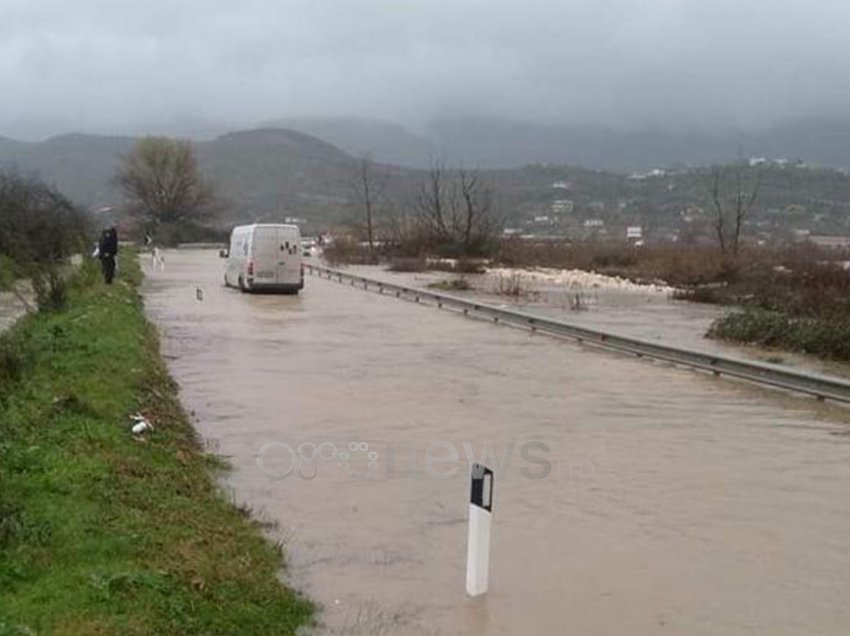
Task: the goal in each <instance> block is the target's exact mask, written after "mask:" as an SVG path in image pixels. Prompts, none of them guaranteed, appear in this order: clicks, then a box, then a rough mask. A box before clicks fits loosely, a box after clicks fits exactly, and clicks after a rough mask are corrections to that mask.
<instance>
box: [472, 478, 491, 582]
mask: <svg viewBox="0 0 850 636" xmlns="http://www.w3.org/2000/svg"><path fill="white" fill-rule="evenodd" d="M492 517H493V471H492V470H490V469H489V468H487V467H486V466H482V465H481V464H473V465H472V488H471V491H470V495H469V535H468V538H467V546H466V593H467V594H469V595H470V596H481V595H482V594H486V593H487V585H488V579H489V577H490V524H491V521H492Z"/></svg>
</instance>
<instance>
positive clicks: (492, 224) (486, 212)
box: [457, 168, 499, 251]
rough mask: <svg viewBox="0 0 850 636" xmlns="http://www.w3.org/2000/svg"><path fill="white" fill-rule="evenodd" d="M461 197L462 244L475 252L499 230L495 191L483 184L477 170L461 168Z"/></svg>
mask: <svg viewBox="0 0 850 636" xmlns="http://www.w3.org/2000/svg"><path fill="white" fill-rule="evenodd" d="M457 180H458V187H459V189H460V196H461V198H462V202H463V210H462V214H461V217H462V220H463V223H462V227H461V242H462V243H463V245H464V247H465V248H466V249H467V251H469V250H474V249H475V248H477V247H480V246H481V245H482V244H483V243H484V242H486V241H488V240H489V239H490V238H492V236H493V235H494V233H495V231H496V230H497V229H498V227H497V226H498V225H499V223H498V220H497V219H496V218H495V214H494V210H493V190H492V189H491V188H490V187H489V186H488V185H487V184H485V183H484V182H483V179H482V177H481V173H480V172H478V171H477V170H472V171H469V170H466V169H464V168H460V169H459V170H458V175H457Z"/></svg>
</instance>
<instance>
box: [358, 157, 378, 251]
mask: <svg viewBox="0 0 850 636" xmlns="http://www.w3.org/2000/svg"><path fill="white" fill-rule="evenodd" d="M385 186H386V179H385V178H384V177H383V176H381V175H379V174H378V171H377V169H376V168H375V163H374V162H373V161H372V158H371V157H369V156H368V155H367V156H364V157H361V159H360V161H359V162H358V164H357V174H356V175H355V179H354V182H353V189H354V192H355V195H356V197H357V200H358V202H359V203H360V204H361V205H362V206H363V220H364V224H365V227H366V240H367V241H368V242H369V251H373V250H374V247H375V211H376V209H377V207H378V206H379V205H380V200H381V197H382V195H383V191H384V187H385Z"/></svg>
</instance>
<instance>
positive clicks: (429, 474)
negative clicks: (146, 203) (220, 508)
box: [145, 251, 850, 635]
mask: <svg viewBox="0 0 850 636" xmlns="http://www.w3.org/2000/svg"><path fill="white" fill-rule="evenodd" d="M166 264H167V268H166V271H165V272H158V273H155V274H151V275H149V277H148V280H147V282H146V283H145V296H146V305H147V308H148V311H149V313H150V315H151V317H152V318H153V319H154V320H155V322H156V323H157V324H158V326H159V327H160V329H161V331H162V333H163V335H164V338H163V346H164V350H165V353H166V355H167V356H168V360H169V365H170V368H171V371H172V373H173V374H174V376H175V378H176V379H177V380H178V382H179V383H180V385H181V387H182V393H181V395H182V398H183V400H184V403H185V404H186V406H187V407H188V408H189V409H190V410H192V411H193V412H194V414H195V417H196V420H197V426H198V429H199V431H200V432H201V434H202V435H203V437H204V438H206V439H207V440H208V441H209V442H210V443H211V444H212V445H213V446H214V447H215V448H217V449H218V451H219V452H220V453H222V454H223V455H226V456H228V457H229V458H230V459H231V462H232V464H233V466H234V471H233V473H232V474H231V475H230V476H229V477H228V484H229V486H230V487H232V489H233V492H234V494H235V496H236V498H237V499H238V500H239V501H240V502H245V503H247V504H249V505H251V506H252V507H253V508H254V510H256V511H257V512H258V514H260V515H262V516H264V517H265V518H267V519H270V520H274V521H277V522H279V524H280V529H279V530H278V531H277V533H278V538H285V539H286V540H287V542H288V552H289V558H290V569H289V576H290V578H291V579H292V581H293V582H294V584H295V585H297V586H299V587H300V588H301V589H303V590H304V591H305V592H306V593H307V594H309V595H310V596H312V597H313V598H315V599H316V600H318V601H319V602H320V603H321V604H323V606H324V608H325V611H324V612H323V614H322V620H323V621H324V622H325V623H326V629H327V631H328V632H330V633H340V634H342V633H344V634H360V633H362V634H434V635H436V634H440V635H449V634H464V635H466V634H468V635H485V634H486V635H493V634H535V635H537V634H541V635H548V634H565V633H574V634H600V635H601V634H630V635H640V634H659V633H664V632H669V633H676V634H683V633H686V634H836V635H837V634H842V635H843V634H847V633H850V436H848V430H850V428H848V425H847V422H846V416H845V412H844V411H843V410H842V409H839V408H837V407H829V406H825V405H819V404H817V403H816V402H814V401H811V400H807V399H802V398H795V397H791V396H787V395H783V394H780V393H776V392H772V391H768V390H763V389H760V388H755V387H751V386H748V385H745V384H740V383H735V382H731V381H727V380H723V379H716V378H713V377H710V376H706V375H702V374H698V373H694V372H690V371H686V370H681V369H676V368H673V367H670V366H667V365H664V364H658V363H653V362H648V361H642V360H636V359H632V358H628V357H624V356H620V355H617V354H613V353H605V352H599V351H594V350H590V349H584V348H582V347H581V346H579V345H575V344H572V343H569V342H562V341H558V340H554V339H550V338H547V337H545V336H540V335H531V334H528V333H525V332H522V331H518V330H513V329H510V328H507V327H499V326H493V325H491V324H489V323H484V322H480V321H477V320H472V319H464V318H461V317H459V316H457V315H454V314H450V313H446V312H440V311H438V310H436V309H434V308H429V307H421V306H417V305H415V304H412V303H408V302H402V301H398V300H395V299H391V298H385V297H381V296H378V295H375V294H371V293H364V292H363V291H358V290H355V289H351V288H350V287H346V286H342V285H339V284H337V283H332V282H329V281H326V280H319V279H315V278H311V277H309V276H308V278H307V287H306V289H305V290H304V292H303V293H302V294H301V295H299V296H297V297H286V296H249V295H242V294H240V293H239V292H237V291H234V290H229V289H225V288H223V287H222V286H221V278H222V270H221V262H220V261H219V259H218V258H217V255H216V253H215V252H212V251H186V252H183V251H178V252H170V253H168V254H167V255H166ZM199 288H200V289H201V291H202V294H200V296H202V298H203V299H202V300H198V297H199V294H198V289H199ZM629 311H638V312H639V309H630V310H629ZM583 320H591V318H588V317H585V318H583ZM486 445H490V447H491V449H492V450H493V451H494V452H495V453H496V454H498V456H499V459H498V460H496V461H494V460H492V459H491V460H488V463H490V464H491V465H494V464H495V465H501V466H502V467H503V469H504V470H503V472H502V474H500V475H499V476H498V477H497V480H496V486H495V506H494V534H493V552H492V570H491V574H492V576H491V589H490V593H489V594H488V595H487V597H486V598H484V599H478V600H475V601H472V600H469V599H468V598H466V596H465V594H464V568H465V550H466V545H465V543H466V512H467V497H468V475H467V473H466V472H465V470H466V458H467V456H475V457H479V456H480V455H481V453H482V452H484V450H485V446H486ZM287 447H288V448H287ZM299 447H300V454H301V456H302V457H304V458H306V459H304V461H302V462H300V465H299V462H298V461H296V462H293V461H292V457H291V455H290V452H289V450H288V449H292V453H294V454H296V455H297V454H298V453H299ZM509 451H510V454H509V455H508V453H509ZM317 453H318V454H321V457H319V458H317V459H310V458H313V456H314V455H315V454H317ZM258 458H259V459H260V460H261V461H260V462H259V463H258ZM260 464H262V466H261V465H260ZM547 468H548V473H547V474H545V475H543V473H546V470H547ZM287 471H289V472H288V473H287Z"/></svg>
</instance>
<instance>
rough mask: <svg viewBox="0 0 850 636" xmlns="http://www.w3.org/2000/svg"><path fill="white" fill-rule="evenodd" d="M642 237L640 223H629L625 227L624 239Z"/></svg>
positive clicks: (631, 239)
mask: <svg viewBox="0 0 850 636" xmlns="http://www.w3.org/2000/svg"><path fill="white" fill-rule="evenodd" d="M642 238H643V228H642V227H641V226H640V225H629V226H628V227H626V239H628V240H630V241H639V240H641V239H642Z"/></svg>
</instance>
